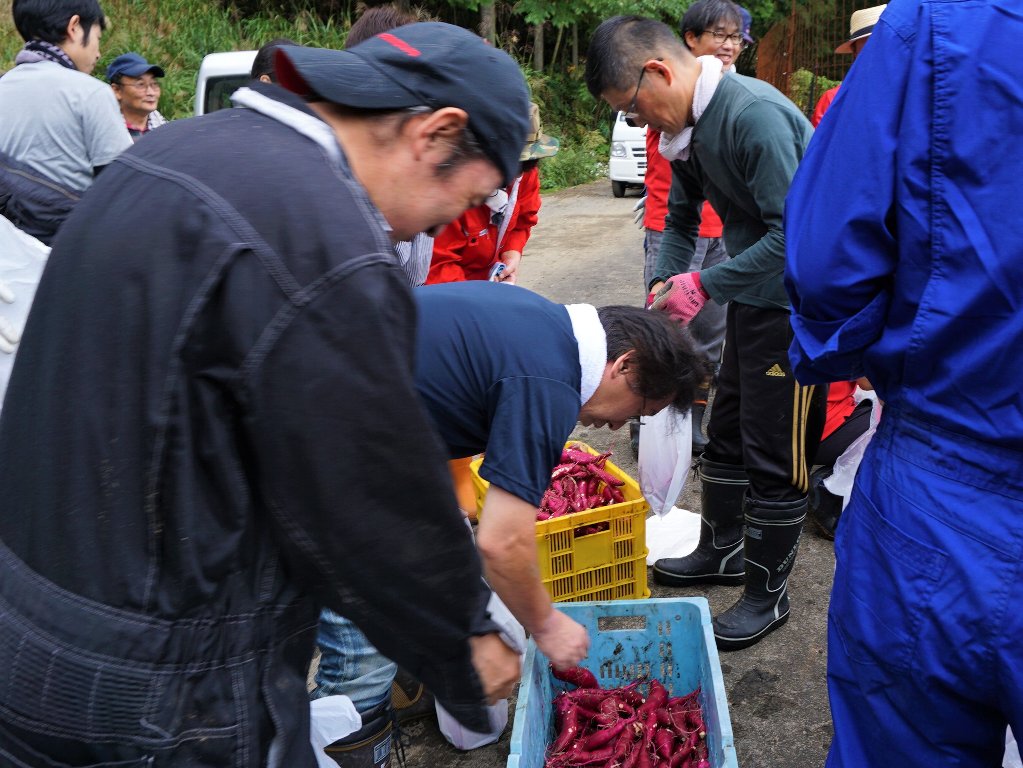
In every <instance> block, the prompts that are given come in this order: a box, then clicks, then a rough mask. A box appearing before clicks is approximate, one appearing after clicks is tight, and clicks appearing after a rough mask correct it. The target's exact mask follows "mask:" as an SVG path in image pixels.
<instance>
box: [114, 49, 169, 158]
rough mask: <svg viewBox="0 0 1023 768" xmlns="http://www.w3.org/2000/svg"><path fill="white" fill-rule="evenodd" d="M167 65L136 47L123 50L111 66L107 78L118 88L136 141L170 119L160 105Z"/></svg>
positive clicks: (118, 101) (125, 114)
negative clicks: (150, 61) (156, 61)
mask: <svg viewBox="0 0 1023 768" xmlns="http://www.w3.org/2000/svg"><path fill="white" fill-rule="evenodd" d="M163 75H164V72H163V69H162V68H161V67H159V66H157V65H156V64H150V63H149V62H148V61H146V60H145V59H144V58H142V56H140V55H139V54H137V53H135V52H134V51H132V52H129V53H122V54H121V55H120V56H118V57H117V58H116V59H114V60H113V61H112V62H110V66H109V67H107V82H109V83H110V87H111V88H113V90H114V96H115V97H116V98H117V103H118V104H120V105H121V114H122V115H123V116H124V123H125V125H126V126H127V127H128V134H129V135H130V136H131V140H132V141H138V140H139V139H140V138H141V137H142V136H144V135H145V134H146V133H148V132H149V131H151V130H153V128H158V127H160V126H161V125H163V124H164V123H166V122H167V119H166V118H165V117H164V116H163V115H161V114H160V113H159V112H158V111H157V110H156V107H157V106H158V105H159V103H160V81H159V80H158V79H157V78H160V77H163Z"/></svg>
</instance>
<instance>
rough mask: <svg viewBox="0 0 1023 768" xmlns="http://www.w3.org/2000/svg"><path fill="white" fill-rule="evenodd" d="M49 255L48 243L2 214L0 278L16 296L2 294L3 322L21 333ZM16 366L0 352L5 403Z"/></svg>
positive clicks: (0, 392) (0, 319)
mask: <svg viewBox="0 0 1023 768" xmlns="http://www.w3.org/2000/svg"><path fill="white" fill-rule="evenodd" d="M49 255H50V249H49V247H48V246H46V245H44V244H43V243H41V242H40V241H39V240H36V239H35V238H34V237H32V236H31V235H27V234H25V233H24V232H22V231H21V230H20V229H18V228H17V227H15V226H14V225H13V224H12V223H11V222H10V221H9V220H8V219H6V218H4V217H3V216H0V282H2V283H4V291H3V293H4V295H5V296H6V295H7V294H8V292H9V293H10V295H11V296H13V297H14V302H13V303H8V301H7V299H5V298H0V322H3V323H6V324H8V325H9V326H10V327H11V328H13V329H14V330H15V331H17V332H18V333H19V334H20V332H21V331H22V330H24V328H25V320H26V318H28V311H29V309H30V308H31V307H32V299H33V298H34V297H35V293H36V286H37V285H39V278H40V277H42V274H43V267H45V266H46V259H47V258H48V257H49ZM16 350H17V347H15V351H16ZM13 367H14V354H8V353H6V352H0V406H2V405H3V401H4V392H5V391H6V390H7V380H8V379H10V377H11V369H12V368H13Z"/></svg>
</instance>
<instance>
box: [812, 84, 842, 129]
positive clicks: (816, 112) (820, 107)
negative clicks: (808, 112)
mask: <svg viewBox="0 0 1023 768" xmlns="http://www.w3.org/2000/svg"><path fill="white" fill-rule="evenodd" d="M837 93H838V86H837V85H836V86H835V87H834V88H828V90H826V91H824V93H822V94H821V97H820V99H818V100H817V106H816V107H814V108H813V115H812V116H811V117H810V122H811V123H813V127H814V128H816V127H817V126H818V125H820V124H821V118H822V117H824V113H825V112H827V111H828V107H830V106H831V102H832V101H834V100H835V95H836V94H837Z"/></svg>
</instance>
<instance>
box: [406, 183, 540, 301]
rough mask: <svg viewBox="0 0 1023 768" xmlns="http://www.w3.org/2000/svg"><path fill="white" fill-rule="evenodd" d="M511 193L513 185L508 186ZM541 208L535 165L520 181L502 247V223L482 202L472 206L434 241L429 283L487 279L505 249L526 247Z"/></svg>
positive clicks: (428, 277) (514, 249)
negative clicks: (492, 220) (499, 239)
mask: <svg viewBox="0 0 1023 768" xmlns="http://www.w3.org/2000/svg"><path fill="white" fill-rule="evenodd" d="M507 191H508V195H509V197H510V196H511V192H512V187H510V186H509V187H508V188H507ZM539 212H540V174H539V169H538V168H537V167H535V166H534V167H533V168H531V169H529V170H528V171H526V172H525V173H523V174H522V176H521V177H520V181H519V191H518V196H517V198H516V200H515V208H514V210H512V211H511V216H512V219H511V220H510V221H509V223H508V227H507V229H506V231H505V233H504V240H503V242H502V243H501V244H500V250H498V243H497V237H498V234H499V232H500V229H501V228H500V226H499V225H497V224H491V223H490V215H491V210H490V209H489V208H488V207H487V206H485V205H480V206H477V207H476V208H470V209H469V210H468V211H466V212H465V213H463V214H462V215H461V216H459V217H458V218H457V219H455V220H454V221H453V222H451V223H450V224H448V226H447V227H445V228H444V231H443V232H441V233H440V235H438V236H437V238H436V239H435V240H434V241H433V260H432V261H431V262H430V272H429V274H428V275H427V276H426V284H427V285H432V284H434V283H456V282H459V281H462V280H486V279H487V276H488V273H489V271H490V267H491V266H492V265H493V264H494V263H495V262H496V261H497V260H498V257H499V256H500V255H501V254H502V253H504V252H505V251H519V252H520V253H521V251H522V249H523V248H525V247H526V241H527V240H529V233H530V231H531V230H532V229H533V227H534V226H535V225H536V220H537V214H538V213H539Z"/></svg>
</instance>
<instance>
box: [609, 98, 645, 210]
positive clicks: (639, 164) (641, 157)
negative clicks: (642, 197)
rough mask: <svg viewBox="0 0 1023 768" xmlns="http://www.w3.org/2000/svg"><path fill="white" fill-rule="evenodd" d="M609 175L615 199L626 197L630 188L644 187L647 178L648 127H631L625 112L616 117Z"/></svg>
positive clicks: (612, 133)
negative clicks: (627, 189) (626, 191)
mask: <svg viewBox="0 0 1023 768" xmlns="http://www.w3.org/2000/svg"><path fill="white" fill-rule="evenodd" d="M607 175H608V176H610V177H611V192H612V193H613V194H614V196H615V197H625V190H626V188H628V187H642V186H643V177H644V176H646V126H643V127H642V128H637V127H635V126H631V125H629V124H628V123H627V122H625V113H624V112H619V113H618V114H617V115H615V122H614V127H613V128H612V129H611V159H610V160H609V162H608V164H607Z"/></svg>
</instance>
